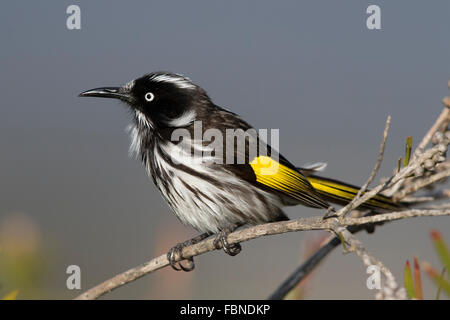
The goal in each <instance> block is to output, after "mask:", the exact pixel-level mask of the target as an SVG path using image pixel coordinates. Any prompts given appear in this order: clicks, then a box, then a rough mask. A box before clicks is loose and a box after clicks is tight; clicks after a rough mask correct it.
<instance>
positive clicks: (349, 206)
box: [336, 116, 391, 217]
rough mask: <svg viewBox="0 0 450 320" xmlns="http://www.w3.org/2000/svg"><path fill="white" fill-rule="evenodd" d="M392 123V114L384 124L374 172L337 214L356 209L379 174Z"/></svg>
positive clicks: (341, 215)
mask: <svg viewBox="0 0 450 320" xmlns="http://www.w3.org/2000/svg"><path fill="white" fill-rule="evenodd" d="M390 125H391V116H388V117H387V119H386V124H385V126H384V131H383V139H382V140H381V144H380V149H379V151H378V157H377V162H376V163H375V167H374V168H373V170H372V172H371V173H370V176H369V178H368V179H367V181H366V183H364V185H363V186H362V187H361V188H360V189H359V191H358V193H357V194H356V196H355V197H354V198H353V199H352V201H350V203H349V204H347V205H346V206H345V207H344V208H343V209H342V210H340V211H339V212H338V213H336V215H337V216H340V217H343V216H345V215H346V214H347V213H348V212H350V211H352V210H353V209H355V208H356V207H357V206H358V205H359V204H357V203H358V200H359V199H360V198H361V196H362V195H363V194H364V193H365V192H366V190H367V188H368V187H369V185H370V184H371V183H372V181H373V179H375V176H376V175H377V173H378V170H379V169H380V166H381V162H382V161H383V155H384V149H385V147H386V140H387V137H388V133H389V127H390ZM360 204H362V203H360Z"/></svg>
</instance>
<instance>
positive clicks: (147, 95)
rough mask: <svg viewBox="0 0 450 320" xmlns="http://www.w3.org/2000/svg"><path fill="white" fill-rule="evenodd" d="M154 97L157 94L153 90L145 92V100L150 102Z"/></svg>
mask: <svg viewBox="0 0 450 320" xmlns="http://www.w3.org/2000/svg"><path fill="white" fill-rule="evenodd" d="M153 99H155V95H154V94H153V93H151V92H147V93H146V94H145V100H147V101H148V102H150V101H153Z"/></svg>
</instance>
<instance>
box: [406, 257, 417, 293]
mask: <svg viewBox="0 0 450 320" xmlns="http://www.w3.org/2000/svg"><path fill="white" fill-rule="evenodd" d="M403 279H404V282H405V289H406V291H407V292H408V296H409V298H410V299H415V298H416V292H415V290H414V284H413V277H412V273H411V266H410V265H409V261H408V260H406V264H405V271H404V276H403Z"/></svg>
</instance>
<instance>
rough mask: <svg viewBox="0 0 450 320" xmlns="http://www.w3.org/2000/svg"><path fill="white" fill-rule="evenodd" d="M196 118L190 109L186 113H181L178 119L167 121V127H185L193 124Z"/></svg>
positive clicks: (195, 114)
mask: <svg viewBox="0 0 450 320" xmlns="http://www.w3.org/2000/svg"><path fill="white" fill-rule="evenodd" d="M196 117H197V113H196V112H195V110H193V109H191V110H189V111H188V112H185V113H183V114H182V115H181V116H180V117H178V118H176V119H172V120H169V121H167V125H168V126H169V127H185V126H187V125H190V124H191V123H192V122H194V120H195V118H196Z"/></svg>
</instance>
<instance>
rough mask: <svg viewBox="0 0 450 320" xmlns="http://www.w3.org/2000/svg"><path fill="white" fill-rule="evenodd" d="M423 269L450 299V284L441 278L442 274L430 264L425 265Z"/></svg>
mask: <svg viewBox="0 0 450 320" xmlns="http://www.w3.org/2000/svg"><path fill="white" fill-rule="evenodd" d="M423 269H424V270H425V272H426V273H427V274H428V275H429V276H430V277H431V279H433V281H434V282H435V283H436V284H437V285H438V286H439V287H440V288H442V289H443V290H444V292H445V293H446V294H447V295H448V296H449V297H450V282H448V281H447V280H445V279H444V278H443V277H441V276H440V274H439V273H438V272H437V271H436V270H435V269H434V268H433V267H432V266H431V265H430V264H429V263H424V264H423Z"/></svg>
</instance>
